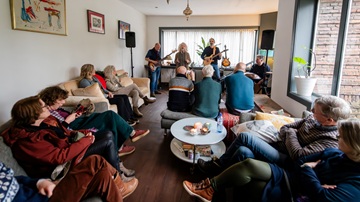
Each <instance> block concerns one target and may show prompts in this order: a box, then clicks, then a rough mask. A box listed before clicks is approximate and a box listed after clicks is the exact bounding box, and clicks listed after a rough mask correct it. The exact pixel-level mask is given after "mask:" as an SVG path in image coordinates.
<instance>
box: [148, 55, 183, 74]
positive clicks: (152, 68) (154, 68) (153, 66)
mask: <svg viewBox="0 0 360 202" xmlns="http://www.w3.org/2000/svg"><path fill="white" fill-rule="evenodd" d="M176 51H177V50H172V51H171V53H169V54H167V55H166V56H165V57H163V58H161V59H160V60H158V61H157V62H156V63H152V62H149V63H148V66H149V68H150V70H151V71H152V72H154V71H155V70H156V66H157V65H158V64H159V63H160V62H161V61H163V60H166V58H167V57H169V56H170V55H172V54H174V53H175V52H176Z"/></svg>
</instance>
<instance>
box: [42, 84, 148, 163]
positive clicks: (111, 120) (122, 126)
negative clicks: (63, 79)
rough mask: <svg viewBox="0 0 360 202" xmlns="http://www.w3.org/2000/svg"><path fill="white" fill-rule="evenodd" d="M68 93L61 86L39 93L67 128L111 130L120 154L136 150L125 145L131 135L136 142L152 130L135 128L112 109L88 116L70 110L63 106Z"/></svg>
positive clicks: (48, 88) (51, 112)
mask: <svg viewBox="0 0 360 202" xmlns="http://www.w3.org/2000/svg"><path fill="white" fill-rule="evenodd" d="M68 95H69V94H68V92H67V91H66V90H63V89H61V88H60V87H59V86H50V87H47V88H45V89H43V90H42V91H41V92H40V93H39V96H40V98H41V100H42V101H44V102H45V104H46V105H48V106H49V111H50V114H51V115H52V116H54V117H55V118H57V119H59V121H60V122H61V124H62V125H63V126H65V127H66V128H68V129H74V130H80V129H90V130H92V131H93V132H97V131H106V130H110V131H111V132H112V133H113V135H114V142H115V144H116V148H118V149H119V156H124V155H126V154H130V153H132V152H134V151H135V147H134V146H126V145H123V144H124V142H125V141H126V140H127V139H128V138H129V137H130V139H131V140H132V141H133V142H135V141H137V140H139V139H140V138H142V137H144V136H146V135H147V134H149V132H150V131H149V130H134V129H133V128H132V127H131V126H130V125H129V124H128V123H127V122H126V121H125V120H124V119H123V118H121V116H119V115H118V114H116V113H115V112H113V111H111V110H108V111H105V112H102V113H92V114H90V115H88V116H81V114H78V113H76V112H73V113H71V112H68V111H66V110H65V109H62V108H61V107H62V105H63V104H64V103H65V99H66V98H68ZM95 134H96V133H95Z"/></svg>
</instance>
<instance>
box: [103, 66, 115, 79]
mask: <svg viewBox="0 0 360 202" xmlns="http://www.w3.org/2000/svg"><path fill="white" fill-rule="evenodd" d="M114 70H115V66H114V65H108V66H106V67H105V68H104V76H105V78H108V79H111V78H112V77H113V76H114V75H113V71H114Z"/></svg>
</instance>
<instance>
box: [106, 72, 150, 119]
mask: <svg viewBox="0 0 360 202" xmlns="http://www.w3.org/2000/svg"><path fill="white" fill-rule="evenodd" d="M104 75H105V81H106V88H107V90H109V91H110V92H112V93H113V94H114V95H119V94H125V95H127V96H129V97H131V98H132V104H133V111H134V113H135V114H136V115H138V116H140V117H141V116H143V114H142V113H141V112H140V111H139V106H138V103H139V98H142V99H143V100H144V103H145V105H147V104H149V103H154V102H155V101H156V98H152V99H150V98H148V97H147V96H145V95H144V94H143V93H142V92H141V90H140V89H139V87H138V86H137V85H136V84H135V83H133V84H131V85H128V86H122V85H121V83H120V79H121V78H119V77H117V75H116V69H115V67H114V66H113V65H108V66H106V67H105V69H104Z"/></svg>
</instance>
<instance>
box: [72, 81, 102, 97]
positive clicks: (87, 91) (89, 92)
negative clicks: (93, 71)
mask: <svg viewBox="0 0 360 202" xmlns="http://www.w3.org/2000/svg"><path fill="white" fill-rule="evenodd" d="M71 92H72V93H73V94H74V95H75V96H88V97H104V94H103V92H102V90H101V89H100V86H99V84H97V83H94V84H92V85H91V86H87V87H85V88H78V89H74V90H71Z"/></svg>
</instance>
